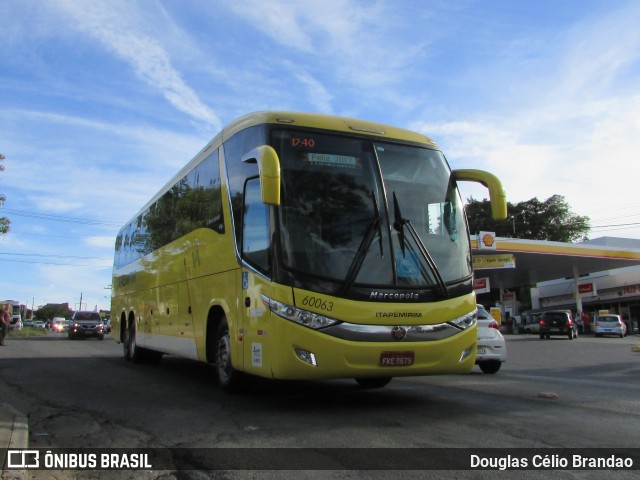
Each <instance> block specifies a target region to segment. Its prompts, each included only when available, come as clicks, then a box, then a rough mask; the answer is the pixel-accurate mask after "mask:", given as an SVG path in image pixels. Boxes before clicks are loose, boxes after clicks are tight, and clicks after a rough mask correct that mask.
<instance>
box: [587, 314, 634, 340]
mask: <svg viewBox="0 0 640 480" xmlns="http://www.w3.org/2000/svg"><path fill="white" fill-rule="evenodd" d="M595 332H596V337H602V336H603V335H615V336H616V337H620V338H623V337H624V336H625V335H626V334H627V326H626V325H625V324H624V322H623V321H622V318H621V317H620V315H610V314H607V315H599V316H598V318H597V319H596V323H595Z"/></svg>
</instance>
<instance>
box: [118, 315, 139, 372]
mask: <svg viewBox="0 0 640 480" xmlns="http://www.w3.org/2000/svg"><path fill="white" fill-rule="evenodd" d="M122 347H123V349H124V358H125V359H127V360H130V361H132V362H133V363H141V362H142V361H143V360H144V351H143V349H142V348H140V347H138V344H137V342H136V326H135V321H132V322H131V323H130V325H129V326H128V327H127V330H126V335H125V339H124V342H122Z"/></svg>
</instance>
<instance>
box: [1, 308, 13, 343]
mask: <svg viewBox="0 0 640 480" xmlns="http://www.w3.org/2000/svg"><path fill="white" fill-rule="evenodd" d="M9 307H10V305H9V304H8V303H5V304H4V306H3V307H2V311H1V312H0V346H4V345H6V344H5V338H7V335H8V334H9V325H10V324H11V314H10V313H9Z"/></svg>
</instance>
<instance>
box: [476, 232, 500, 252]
mask: <svg viewBox="0 0 640 480" xmlns="http://www.w3.org/2000/svg"><path fill="white" fill-rule="evenodd" d="M478 246H479V248H480V250H496V249H497V248H496V234H495V232H480V233H479V234H478Z"/></svg>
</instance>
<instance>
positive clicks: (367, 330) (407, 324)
mask: <svg viewBox="0 0 640 480" xmlns="http://www.w3.org/2000/svg"><path fill="white" fill-rule="evenodd" d="M458 181H474V182H479V183H482V184H483V185H485V186H486V187H487V188H488V190H489V193H490V200H491V204H492V209H493V216H494V217H495V218H505V217H506V199H505V194H504V190H503V189H502V185H501V184H500V181H499V180H498V179H497V178H496V177H495V176H493V175H491V174H489V173H487V172H484V171H480V170H454V171H451V170H450V168H449V166H448V164H447V161H446V159H445V157H444V155H443V154H442V152H441V151H440V150H439V149H438V147H437V145H436V144H435V143H434V142H433V141H432V140H430V139H429V138H427V137H425V136H423V135H420V134H418V133H414V132H411V131H407V130H403V129H399V128H395V127H391V126H387V125H381V124H377V123H372V122H367V121H362V120H355V119H351V118H343V117H337V116H330V115H319V114H308V113H292V112H258V113H253V114H249V115H247V116H244V117H242V118H240V119H238V120H236V121H235V122H233V123H231V124H230V125H228V126H227V127H225V128H224V129H223V130H222V131H221V132H220V133H219V134H218V135H217V136H216V137H215V138H214V139H213V140H211V142H209V144H208V145H206V147H205V148H204V149H203V150H202V151H200V152H199V153H198V154H197V155H196V156H195V157H194V158H193V159H192V160H191V161H190V162H189V163H187V165H186V166H185V167H184V168H183V169H182V170H181V171H180V172H178V173H177V174H176V175H175V176H174V177H173V178H172V179H171V180H170V181H169V182H168V183H167V184H166V185H165V186H164V188H162V189H161V190H160V191H159V192H158V193H157V194H156V195H155V196H154V197H153V198H152V199H151V200H150V201H149V202H148V203H147V204H146V205H145V206H144V207H143V208H142V209H141V210H140V211H139V212H138V213H137V214H136V215H135V217H133V218H132V219H131V221H129V222H128V223H127V224H126V225H125V226H124V227H123V228H122V229H121V230H120V232H119V233H118V236H117V238H116V242H115V258H114V268H113V284H112V285H113V296H112V304H111V318H112V334H113V338H114V339H115V340H116V341H117V342H119V343H122V345H123V352H124V357H125V358H126V359H128V360H131V361H133V362H142V361H148V362H157V361H159V360H160V359H161V358H162V356H163V355H165V354H169V355H177V356H180V357H186V358H190V359H193V360H197V361H200V362H206V363H209V364H212V365H213V367H214V368H212V371H213V372H214V375H215V377H216V378H217V381H218V382H219V384H220V385H221V386H222V387H223V388H225V389H234V388H236V387H237V386H238V385H240V384H241V383H242V380H243V379H244V378H245V376H246V375H256V376H260V377H267V378H274V379H328V378H354V379H355V380H356V381H357V382H358V383H359V384H361V385H363V386H366V387H382V386H384V385H386V384H387V383H388V382H389V381H390V380H391V379H392V377H401V376H415V375H431V374H449V373H465V372H469V371H470V370H471V368H472V367H473V365H474V361H475V355H476V337H477V326H476V300H475V296H474V293H473V282H472V266H471V248H470V240H469V233H468V228H467V223H466V217H465V214H464V210H463V205H462V202H461V199H460V195H459V192H458V190H457V182H458Z"/></svg>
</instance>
